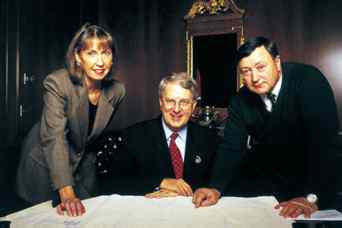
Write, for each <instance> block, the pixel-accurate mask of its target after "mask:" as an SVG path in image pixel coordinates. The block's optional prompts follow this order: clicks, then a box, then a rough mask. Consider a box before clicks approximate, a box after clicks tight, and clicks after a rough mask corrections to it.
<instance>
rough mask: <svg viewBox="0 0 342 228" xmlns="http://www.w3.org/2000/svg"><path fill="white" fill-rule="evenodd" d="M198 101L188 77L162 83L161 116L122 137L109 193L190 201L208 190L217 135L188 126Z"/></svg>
mask: <svg viewBox="0 0 342 228" xmlns="http://www.w3.org/2000/svg"><path fill="white" fill-rule="evenodd" d="M197 97H198V95H197V85H196V82H195V81H194V80H193V79H192V78H190V77H189V76H188V75H187V74H186V73H177V74H173V75H171V76H168V77H165V78H164V79H162V80H161V82H160V84H159V105H160V111H161V116H159V117H158V118H156V119H152V120H147V121H144V122H141V123H137V124H135V125H133V126H131V127H129V128H127V129H126V130H125V131H124V134H123V148H122V150H120V151H121V152H120V153H118V154H117V155H116V161H115V164H114V165H113V168H114V169H115V170H114V172H113V173H114V175H115V177H113V178H112V181H113V184H112V186H111V192H112V193H119V194H129V195H145V194H147V193H151V194H147V195H146V196H147V197H151V198H153V197H168V196H176V195H182V196H192V194H193V191H194V190H195V189H196V188H198V187H203V186H206V185H207V181H208V178H209V175H210V171H211V165H212V161H213V158H214V152H215V150H216V147H215V146H216V145H217V134H216V132H214V131H213V130H212V129H209V128H205V127H201V126H199V125H197V124H195V123H193V122H191V121H190V118H191V115H192V113H193V111H194V109H195V107H196V99H197Z"/></svg>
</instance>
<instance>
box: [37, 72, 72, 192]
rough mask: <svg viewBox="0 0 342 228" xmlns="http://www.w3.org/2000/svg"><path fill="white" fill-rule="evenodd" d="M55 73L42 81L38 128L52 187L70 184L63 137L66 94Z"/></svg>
mask: <svg viewBox="0 0 342 228" xmlns="http://www.w3.org/2000/svg"><path fill="white" fill-rule="evenodd" d="M62 87H63V86H61V85H60V84H59V83H58V81H57V80H56V77H53V76H52V75H50V76H48V77H47V78H46V79H45V81H44V83H43V90H44V92H43V93H44V96H43V102H44V103H43V113H42V119H41V128H40V139H41V141H40V145H41V148H42V151H43V154H44V157H45V159H46V162H47V165H48V169H49V175H50V178H51V181H52V188H53V190H57V189H59V188H61V187H64V186H67V185H73V184H74V181H73V177H72V168H71V165H70V159H69V144H68V141H67V138H66V135H67V133H68V129H67V127H66V124H67V117H66V112H65V110H66V105H67V98H66V95H65V93H64V92H63V88H62Z"/></svg>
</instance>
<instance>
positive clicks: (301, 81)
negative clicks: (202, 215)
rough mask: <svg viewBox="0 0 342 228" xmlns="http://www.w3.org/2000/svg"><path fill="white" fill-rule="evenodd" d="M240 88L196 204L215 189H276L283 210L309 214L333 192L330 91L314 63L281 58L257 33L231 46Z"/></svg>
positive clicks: (208, 201)
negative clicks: (214, 160)
mask: <svg viewBox="0 0 342 228" xmlns="http://www.w3.org/2000/svg"><path fill="white" fill-rule="evenodd" d="M237 63H238V71H239V72H240V76H241V77H242V79H243V82H244V85H245V86H244V87H243V88H241V90H240V91H239V93H238V94H237V96H235V97H234V98H233V99H232V100H231V102H230V105H229V109H228V113H229V117H228V121H227V125H226V128H225V134H224V140H223V143H222V144H221V145H220V146H219V149H218V151H217V157H216V162H215V164H214V168H213V170H214V171H213V176H212V177H211V180H210V184H209V188H202V189H199V190H197V191H196V192H195V194H194V199H193V202H194V204H195V205H196V206H197V207H199V206H208V205H212V204H215V203H216V202H217V201H218V199H219V197H220V195H221V194H223V193H225V191H226V194H229V195H232V194H234V195H242V196H252V195H260V194H270V195H275V196H276V197H277V198H278V200H280V201H281V203H280V204H279V205H276V208H277V209H278V208H279V209H280V212H279V213H280V215H282V216H284V217H297V216H298V215H300V214H304V215H305V216H310V215H311V213H312V212H314V211H316V210H317V209H318V205H319V206H320V208H324V207H325V206H327V205H328V202H329V200H330V198H332V197H334V190H335V184H336V170H337V169H336V163H337V160H338V159H337V153H336V151H334V150H333V144H334V140H335V139H336V138H337V132H338V130H339V122H338V117H337V109H336V104H335V100H334V95H333V93H332V90H331V88H330V86H329V84H328V82H327V80H326V79H325V77H324V76H323V75H322V73H321V72H320V71H319V70H318V69H316V68H314V67H313V66H309V65H304V64H298V63H284V64H281V61H280V56H279V53H278V50H277V47H276V44H275V43H274V42H272V41H270V40H268V39H266V38H264V37H257V38H254V39H251V40H249V41H247V42H246V43H245V44H244V45H242V46H241V47H240V48H239V50H238V53H237Z"/></svg>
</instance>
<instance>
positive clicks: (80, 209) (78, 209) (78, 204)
mask: <svg viewBox="0 0 342 228" xmlns="http://www.w3.org/2000/svg"><path fill="white" fill-rule="evenodd" d="M59 196H60V198H61V203H60V204H59V205H58V206H57V213H58V214H59V215H64V214H65V212H66V214H67V215H68V216H72V217H75V216H81V215H83V214H84V213H85V211H86V210H85V207H84V205H83V204H82V201H81V200H80V199H79V198H77V197H76V195H75V193H74V190H73V188H72V187H71V186H66V187H63V188H61V189H59Z"/></svg>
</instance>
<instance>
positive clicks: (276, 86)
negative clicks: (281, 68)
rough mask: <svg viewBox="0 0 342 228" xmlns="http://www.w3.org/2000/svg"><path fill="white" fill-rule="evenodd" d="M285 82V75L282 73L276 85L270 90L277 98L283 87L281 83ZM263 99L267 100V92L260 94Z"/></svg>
mask: <svg viewBox="0 0 342 228" xmlns="http://www.w3.org/2000/svg"><path fill="white" fill-rule="evenodd" d="M282 83H283V76H282V74H280V77H279V80H278V81H277V83H276V85H275V86H274V87H273V89H272V91H270V92H271V93H272V94H274V95H275V99H276V100H277V99H278V96H279V93H280V89H281V84H282ZM260 96H261V98H262V100H263V101H265V100H266V99H267V97H266V94H262V95H260Z"/></svg>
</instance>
